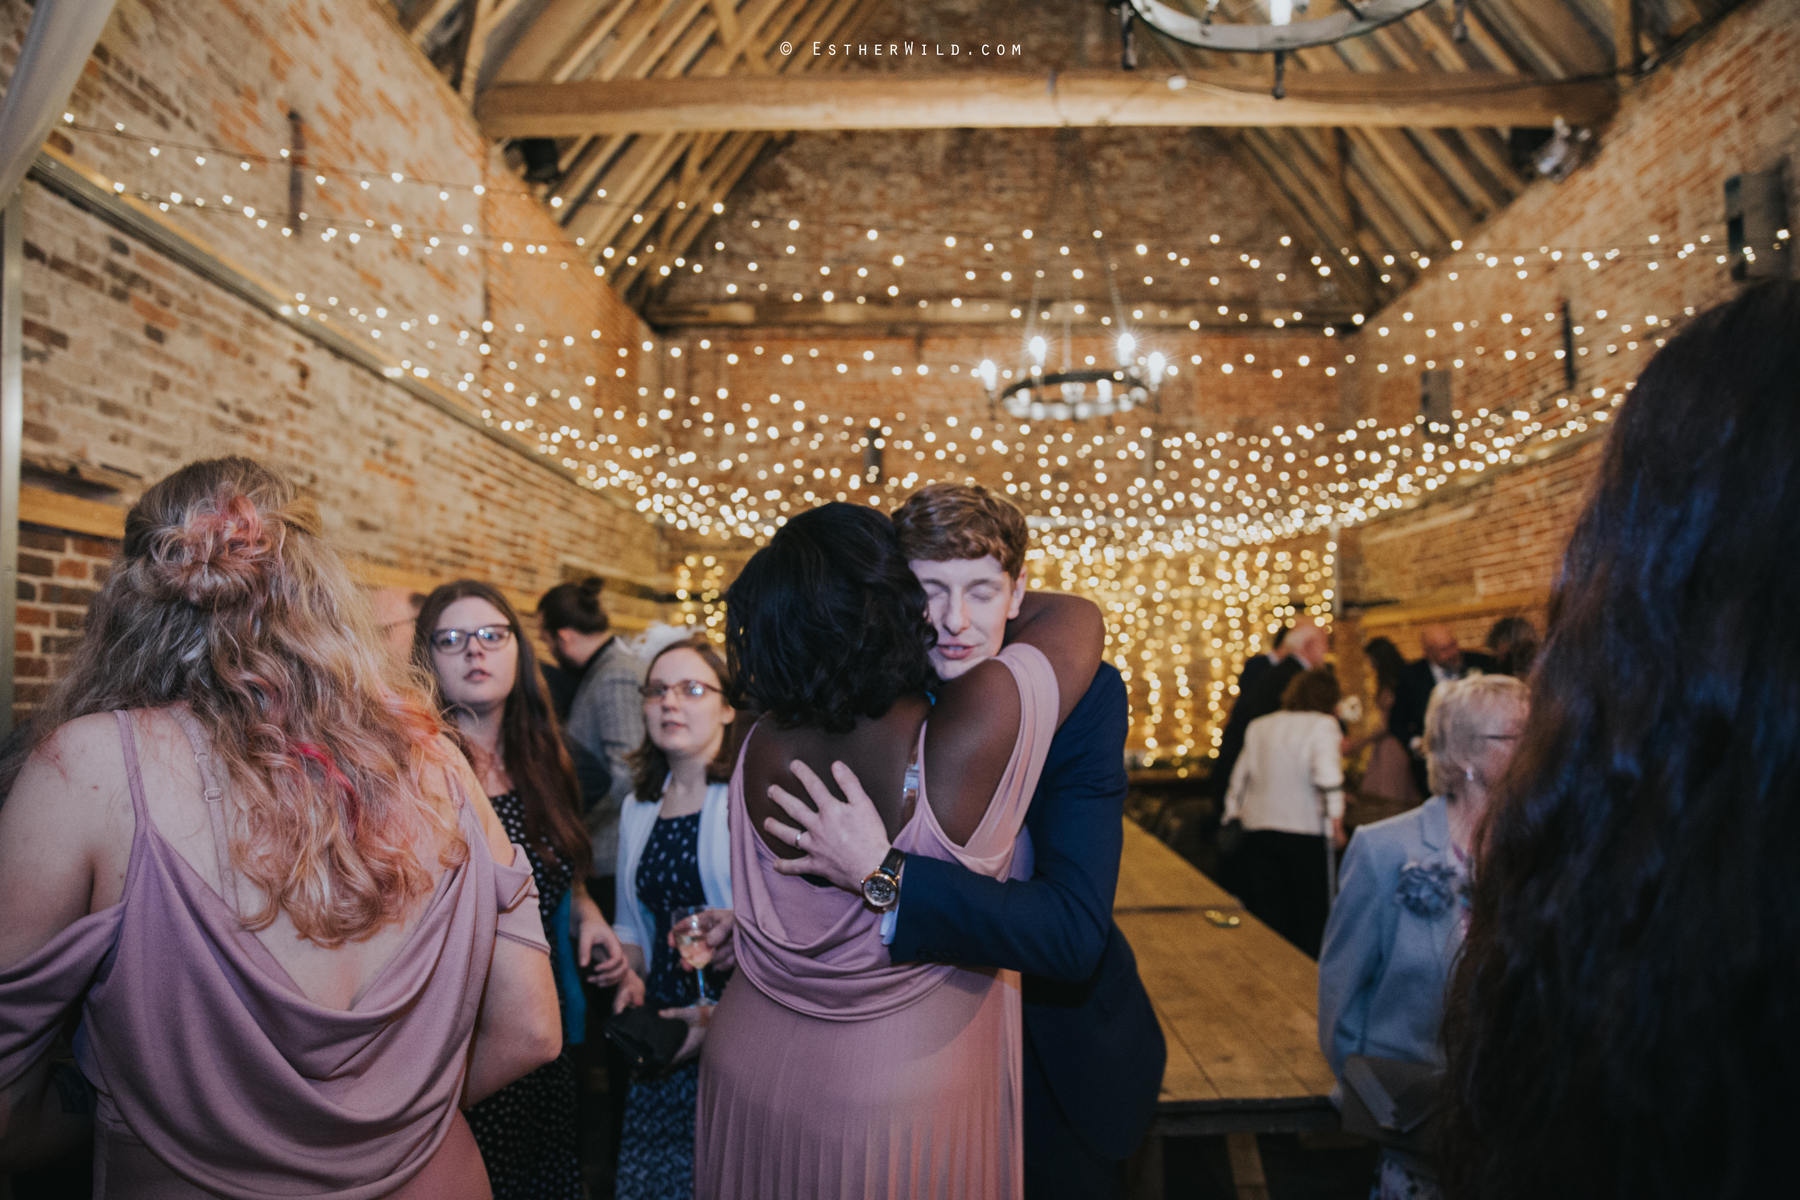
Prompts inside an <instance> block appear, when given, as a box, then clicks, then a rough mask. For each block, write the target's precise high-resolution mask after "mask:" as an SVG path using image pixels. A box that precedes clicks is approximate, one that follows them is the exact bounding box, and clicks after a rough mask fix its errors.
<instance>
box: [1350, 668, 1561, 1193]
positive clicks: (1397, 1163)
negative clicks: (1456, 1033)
mask: <svg viewBox="0 0 1800 1200" xmlns="http://www.w3.org/2000/svg"><path fill="white" fill-rule="evenodd" d="M1525 702H1526V694H1525V685H1524V684H1522V683H1520V682H1519V681H1518V680H1516V679H1513V678H1511V677H1510V676H1506V675H1480V676H1475V677H1473V678H1469V679H1459V680H1456V681H1454V682H1452V683H1447V684H1445V685H1444V686H1443V687H1440V688H1438V689H1437V691H1435V692H1434V693H1432V696H1431V707H1430V708H1429V709H1428V710H1427V712H1426V715H1425V749H1426V757H1427V759H1428V761H1429V762H1430V764H1431V789H1432V798H1431V799H1430V800H1427V801H1426V802H1425V804H1424V805H1423V806H1421V807H1419V808H1415V809H1413V810H1412V811H1411V812H1407V813H1403V814H1401V815H1400V816H1397V817H1394V818H1392V819H1390V820H1386V821H1381V822H1378V823H1376V824H1373V825H1365V826H1363V827H1362V828H1360V829H1358V830H1357V831H1356V834H1355V836H1354V837H1352V838H1351V839H1350V849H1349V850H1348V851H1347V852H1346V853H1345V855H1344V869H1343V874H1342V877H1341V882H1342V886H1341V887H1340V888H1339V890H1338V897H1337V903H1336V904H1334V905H1333V906H1332V909H1331V919H1330V921H1328V922H1327V923H1326V926H1325V945H1324V950H1323V952H1322V953H1321V954H1320V955H1319V1048H1320V1049H1321V1050H1323V1051H1324V1052H1325V1058H1326V1061H1328V1062H1329V1063H1330V1064H1331V1069H1332V1072H1333V1073H1334V1074H1335V1075H1336V1076H1337V1078H1338V1091H1337V1096H1338V1097H1339V1098H1340V1103H1341V1097H1342V1095H1343V1088H1344V1086H1345V1084H1344V1060H1345V1059H1346V1058H1348V1057H1349V1056H1351V1055H1353V1054H1365V1055H1370V1056H1373V1057H1376V1058H1391V1059H1399V1060H1401V1061H1403V1062H1411V1063H1427V1064H1430V1065H1433V1066H1438V1067H1442V1066H1443V1064H1444V1055H1443V1050H1442V1048H1441V1047H1440V1045H1439V1042H1438V1028H1439V1025H1440V1024H1441V1023H1442V1021H1443V1016H1444V989H1445V986H1446V985H1447V984H1448V982H1449V979H1450V967H1451V964H1452V963H1454V962H1455V961H1456V955H1457V952H1458V950H1459V949H1460V948H1461V947H1462V941H1463V930H1464V929H1465V927H1466V926H1467V923H1468V898H1469V877H1470V863H1471V861H1472V860H1473V858H1474V846H1475V839H1476V831H1477V830H1478V829H1479V828H1480V827H1481V821H1482V818H1483V815H1484V814H1485V813H1486V812H1487V808H1488V798H1489V796H1491V795H1492V794H1493V791H1494V787H1495V785H1496V784H1498V783H1499V781H1500V778H1501V776H1502V775H1503V774H1505V772H1506V767H1507V764H1508V763H1509V762H1510V761H1511V759H1512V756H1513V751H1514V749H1515V747H1516V746H1517V744H1518V738H1519V731H1520V730H1521V729H1522V728H1523V727H1524V723H1525V712H1526V703H1525ZM1440 1195H1441V1192H1440V1191H1439V1190H1438V1185H1437V1181H1436V1179H1435V1177H1434V1175H1433V1173H1432V1168H1431V1164H1430V1163H1428V1162H1426V1161H1424V1160H1423V1159H1420V1158H1418V1157H1416V1156H1413V1155H1408V1154H1404V1153H1402V1152H1399V1151H1394V1150H1387V1151H1384V1152H1383V1154H1382V1158H1381V1162H1380V1166H1379V1168H1378V1173H1377V1176H1376V1185H1375V1189H1374V1190H1373V1191H1372V1192H1371V1193H1370V1196H1371V1200H1437V1197H1439V1196H1440Z"/></svg>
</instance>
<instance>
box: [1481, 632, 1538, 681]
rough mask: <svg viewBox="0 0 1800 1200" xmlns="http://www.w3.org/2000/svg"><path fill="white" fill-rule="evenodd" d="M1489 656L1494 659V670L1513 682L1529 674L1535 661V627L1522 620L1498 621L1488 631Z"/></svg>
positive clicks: (1536, 649) (1536, 635) (1536, 636)
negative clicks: (1513, 679)
mask: <svg viewBox="0 0 1800 1200" xmlns="http://www.w3.org/2000/svg"><path fill="white" fill-rule="evenodd" d="M1485 644H1486V646H1487V650H1488V653H1489V654H1491V655H1493V656H1494V670H1495V671H1497V672H1499V673H1500V674H1502V675H1511V676H1513V677H1514V678H1515V679H1524V678H1525V677H1526V676H1528V675H1530V674H1531V663H1532V660H1533V659H1535V658H1536V657H1537V651H1538V633H1537V627H1536V626H1534V625H1532V623H1531V622H1530V621H1528V620H1526V619H1525V618H1524V617H1501V618H1500V619H1499V620H1498V621H1495V622H1494V624H1493V626H1492V627H1491V628H1489V629H1488V635H1487V642H1486V643H1485Z"/></svg>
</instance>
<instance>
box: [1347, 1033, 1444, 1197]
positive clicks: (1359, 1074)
mask: <svg viewBox="0 0 1800 1200" xmlns="http://www.w3.org/2000/svg"><path fill="white" fill-rule="evenodd" d="M1443 1084H1444V1071H1443V1068H1441V1067H1434V1066H1431V1065H1430V1064H1428V1063H1416V1062H1404V1061H1402V1060H1400V1059H1395V1058H1377V1057H1375V1056H1373V1055H1368V1054H1352V1055H1351V1056H1350V1057H1348V1058H1346V1059H1345V1060H1344V1109H1343V1121H1344V1132H1345V1133H1354V1134H1356V1135H1357V1136H1358V1137H1364V1138H1368V1139H1369V1140H1370V1141H1372V1142H1377V1143H1379V1144H1380V1145H1382V1146H1385V1147H1386V1148H1387V1149H1389V1150H1391V1151H1395V1152H1396V1153H1397V1157H1399V1158H1400V1160H1401V1161H1402V1162H1404V1163H1405V1164H1406V1165H1407V1166H1408V1167H1409V1168H1411V1169H1412V1170H1414V1171H1420V1172H1423V1173H1425V1174H1428V1175H1429V1174H1434V1172H1433V1171H1432V1170H1431V1166H1430V1164H1431V1158H1432V1150H1433V1146H1434V1143H1435V1142H1436V1134H1437V1128H1436V1126H1437V1121H1436V1120H1435V1118H1436V1117H1437V1114H1438V1095H1439V1092H1440V1090H1441V1089H1442V1088H1443Z"/></svg>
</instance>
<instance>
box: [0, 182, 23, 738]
mask: <svg viewBox="0 0 1800 1200" xmlns="http://www.w3.org/2000/svg"><path fill="white" fill-rule="evenodd" d="M24 196H25V194H24V191H23V190H20V191H16V192H14V193H13V194H12V198H11V199H10V200H8V201H7V203H6V208H5V210H4V213H3V214H0V224H3V225H4V229H0V734H6V733H11V732H12V727H13V701H14V696H15V692H16V689H15V687H14V686H13V669H14V666H15V665H16V662H15V660H16V657H17V656H16V654H15V653H14V645H13V638H14V631H15V630H16V628H17V625H18V608H19V450H20V445H19V443H20V442H21V441H22V440H23V439H24V436H25V381H24V376H23V368H24V352H25V347H24V314H23V313H22V312H21V311H20V307H21V304H22V303H23V299H24V292H25V261H24V259H25V236H24V230H23V229H22V228H21V226H22V225H23V223H24V216H25V199H24Z"/></svg>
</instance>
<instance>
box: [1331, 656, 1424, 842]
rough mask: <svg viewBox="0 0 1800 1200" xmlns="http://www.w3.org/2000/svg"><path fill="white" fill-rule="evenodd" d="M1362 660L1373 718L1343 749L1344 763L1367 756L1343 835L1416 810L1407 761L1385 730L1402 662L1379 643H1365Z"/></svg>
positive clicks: (1389, 730)
mask: <svg viewBox="0 0 1800 1200" xmlns="http://www.w3.org/2000/svg"><path fill="white" fill-rule="evenodd" d="M1363 657H1364V658H1365V659H1367V660H1368V663H1369V666H1370V667H1371V668H1372V669H1373V671H1374V674H1375V711H1376V714H1377V716H1376V721H1375V725H1374V728H1373V729H1372V730H1370V732H1369V733H1368V734H1366V735H1365V736H1363V737H1361V738H1357V739H1355V740H1354V741H1349V742H1346V743H1345V744H1344V757H1345V758H1346V759H1348V758H1353V757H1355V756H1356V755H1358V754H1361V753H1363V752H1364V751H1367V753H1368V757H1367V759H1366V760H1365V761H1364V763H1363V769H1362V776H1361V778H1360V780H1359V781H1358V784H1357V788H1356V791H1355V793H1354V794H1353V795H1352V796H1351V798H1350V803H1349V808H1348V809H1347V811H1346V813H1345V816H1344V827H1345V829H1346V830H1352V829H1355V828H1356V827H1357V826H1360V825H1373V824H1374V823H1375V822H1376V821H1383V820H1386V819H1387V818H1388V817H1392V816H1397V815H1398V814H1400V813H1403V812H1406V811H1407V810H1408V809H1412V808H1417V807H1418V806H1419V793H1418V791H1417V790H1416V789H1415V788H1414V787H1413V778H1412V766H1411V761H1410V756H1409V755H1408V754H1407V752H1406V747H1405V746H1402V745H1401V744H1400V739H1399V738H1397V737H1395V736H1394V734H1393V730H1392V728H1391V727H1390V726H1391V723H1392V717H1393V711H1394V694H1395V692H1396V691H1397V690H1398V688H1399V686H1400V675H1401V673H1402V672H1403V671H1405V669H1406V659H1405V658H1404V657H1402V655H1401V654H1400V649H1399V647H1397V646H1395V645H1394V643H1393V642H1391V641H1389V640H1388V639H1387V638H1384V637H1377V638H1370V639H1369V641H1368V642H1367V643H1366V644H1365V645H1364V646H1363Z"/></svg>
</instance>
